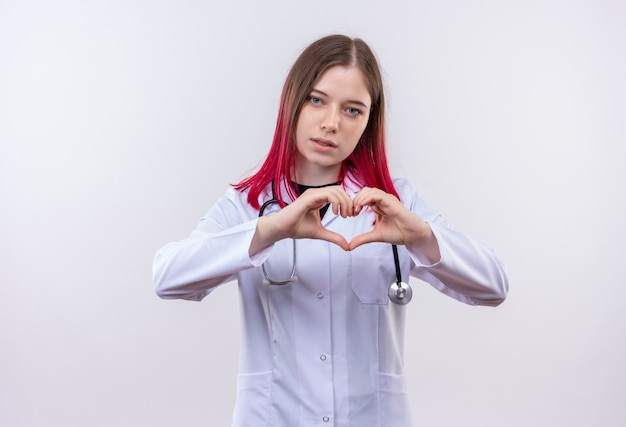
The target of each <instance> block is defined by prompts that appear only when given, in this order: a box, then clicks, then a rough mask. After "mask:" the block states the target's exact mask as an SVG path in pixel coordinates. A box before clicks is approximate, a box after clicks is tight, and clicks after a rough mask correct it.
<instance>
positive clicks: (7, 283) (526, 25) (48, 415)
mask: <svg viewBox="0 0 626 427" xmlns="http://www.w3.org/2000/svg"><path fill="white" fill-rule="evenodd" d="M410 3H412V5H411V4H410ZM383 4H384V5H383ZM625 28H626V4H625V3H624V2H623V1H620V0H615V1H610V0H599V1H598V0H586V1H583V0H579V1H575V0H571V1H559V0H529V1H524V2H521V1H513V0H511V1H504V0H503V1H496V0H492V1H488V0H477V1H471V2H470V1H460V0H459V1H451V0H442V1H437V2H434V1H425V0H420V1H416V2H407V1H405V0H398V1H391V2H380V1H363V0H361V1H358V2H354V1H352V2H336V1H329V0H318V1H315V2H288V1H278V0H272V1H267V2H257V1H252V0H250V1H232V2H219V3H218V2H215V3H211V2H209V1H189V0H187V1H181V0H177V1H165V0H162V1H149V0H143V1H137V0H129V1H121V0H116V1H104V0H102V1H78V0H76V1H54V2H51V1H43V0H31V1H28V0H25V1H24V0H21V1H17V0H15V1H10V0H2V1H0V200H1V209H0V233H1V234H0V251H1V258H0V342H1V344H0V345H1V348H0V424H1V425H3V426H13V427H26V426H27V427H35V426H36V427H39V426H63V427H70V426H81V427H82V426H93V427H98V426H116V427H119V426H122V427H126V426H129V427H134V426H152V427H157V426H226V425H229V420H230V415H231V412H232V405H233V399H234V386H235V374H236V365H237V353H238V321H239V320H238V307H237V295H236V287H235V286H233V285H232V284H229V285H226V286H223V287H222V288H220V289H219V290H217V291H216V292H215V293H214V294H213V295H212V296H211V297H209V298H207V299H206V300H205V301H203V302H201V303H191V302H183V301H161V300H159V299H158V298H157V297H156V296H155V295H154V293H153V290H152V284H151V262H152V256H153V254H154V252H155V251H156V249H157V248H158V247H159V246H161V245H162V244H165V243H166V242H168V241H171V240H178V239H181V238H183V237H185V236H186V235H187V234H188V233H189V232H190V231H191V230H192V229H193V228H194V227H195V224H196V221H197V220H198V219H199V217H200V216H201V215H202V214H203V213H204V212H205V211H206V210H207V209H208V208H209V207H210V206H211V205H212V203H213V202H214V200H215V199H216V198H217V197H218V195H220V194H221V193H222V192H223V190H224V189H225V188H226V187H227V185H228V183H230V182H233V181H236V180H237V179H238V178H239V177H240V176H241V175H242V174H244V173H245V172H246V171H247V170H248V169H250V168H253V167H254V166H255V165H256V164H257V162H258V161H260V160H261V158H262V157H263V156H264V155H265V153H266V150H267V148H268V146H269V141H270V138H271V136H272V133H273V127H274V119H275V114H276V110H277V101H278V97H279V93H280V88H281V85H282V81H283V79H284V77H285V75H286V72H287V70H288V67H289V66H290V65H291V62H292V61H293V60H294V59H295V57H296V56H297V54H298V53H299V51H300V50H301V49H302V48H303V47H304V46H305V45H307V44H308V43H309V42H311V41H313V40H314V39H316V38H318V37H319V36H322V35H326V34H328V33H331V32H342V33H346V34H349V35H356V36H360V37H362V38H364V39H365V40H366V41H367V42H369V44H370V45H371V46H372V47H373V48H374V50H375V51H376V52H377V54H378V56H379V57H380V60H381V63H382V65H383V68H384V72H385V79H386V83H387V86H388V95H389V102H390V110H389V121H390V129H389V137H390V138H389V139H390V144H391V155H392V167H393V170H394V172H395V174H396V175H401V176H404V177H406V178H408V179H410V180H411V181H412V182H413V184H414V185H415V186H416V187H418V188H419V190H420V191H421V192H422V193H423V195H424V196H425V197H426V198H427V199H428V200H429V201H430V203H431V204H433V205H434V206H435V207H437V208H438V209H439V210H441V211H443V212H444V213H445V214H446V215H447V216H448V217H449V218H450V219H451V220H452V221H453V222H454V223H455V224H456V226H457V228H458V229H461V230H464V231H465V232H467V233H468V234H472V235H474V236H476V237H479V238H480V239H482V240H485V241H487V242H489V243H491V244H492V245H493V246H495V247H496V249H497V251H498V252H499V254H500V255H501V256H502V258H503V259H504V260H505V262H506V265H507V267H508V271H509V274H510V280H511V292H510V296H509V299H508V300H507V302H505V303H504V304H503V305H502V306H500V307H498V308H496V309H491V308H472V307H466V306H464V305H462V304H460V303H457V302H455V301H452V300H450V299H448V298H446V297H444V296H442V295H440V294H438V293H437V292H435V291H434V290H432V289H431V288H430V287H428V286H425V285H422V284H421V283H420V282H414V287H415V288H416V297H415V299H414V302H413V303H412V310H411V312H410V318H409V321H410V323H411V329H410V330H409V333H408V336H407V355H406V357H407V363H408V372H409V376H410V388H411V390H410V391H411V395H412V402H413V403H414V407H415V411H414V412H415V418H416V421H417V422H418V424H419V425H422V426H429V427H437V426H445V427H449V426H460V425H463V426H477V427H478V426H480V427H489V426H498V427H501V426H507V427H511V426H529V425H532V426H547V427H552V426H568V427H575V426H603V427H607V426H623V425H624V424H625V423H626V410H625V409H624V405H623V403H624V397H625V396H626V366H625V364H624V360H626V350H625V348H624V336H625V335H624V334H625V332H626V328H625V326H626V325H625V323H626V321H625V315H624V314H623V309H622V307H623V305H622V301H623V300H624V297H626V280H625V279H624V274H623V268H624V257H625V254H626V244H625V241H624V238H625V237H626V233H625V231H626V228H625V226H624V218H626V209H625V203H624V202H625V192H624V190H623V184H624V181H625V178H626V176H625V173H624V167H623V165H624V161H625V160H626V156H625V148H624V146H625V142H626V138H625V137H624V135H625V134H626V132H625V131H626V125H625V123H626V120H625V118H626V79H625V78H624V76H626V56H625V55H624V52H626V30H625Z"/></svg>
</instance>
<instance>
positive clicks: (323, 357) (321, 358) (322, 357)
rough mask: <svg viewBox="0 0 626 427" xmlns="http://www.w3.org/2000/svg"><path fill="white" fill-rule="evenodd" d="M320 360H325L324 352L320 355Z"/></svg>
mask: <svg viewBox="0 0 626 427" xmlns="http://www.w3.org/2000/svg"><path fill="white" fill-rule="evenodd" d="M320 360H321V361H322V362H323V361H324V360H326V355H325V354H322V355H321V356H320Z"/></svg>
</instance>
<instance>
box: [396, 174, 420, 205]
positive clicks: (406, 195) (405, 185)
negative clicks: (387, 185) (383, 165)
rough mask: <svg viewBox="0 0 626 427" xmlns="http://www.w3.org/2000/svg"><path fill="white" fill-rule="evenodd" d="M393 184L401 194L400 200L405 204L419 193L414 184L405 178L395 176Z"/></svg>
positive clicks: (399, 194)
mask: <svg viewBox="0 0 626 427" xmlns="http://www.w3.org/2000/svg"><path fill="white" fill-rule="evenodd" d="M393 186H394V187H395V188H396V191H397V192H398V196H400V201H401V202H402V203H404V204H407V203H409V202H410V201H411V200H412V199H413V198H414V197H415V196H416V195H417V193H416V191H415V189H414V188H413V185H412V184H411V183H410V182H409V181H408V180H406V179H404V178H393Z"/></svg>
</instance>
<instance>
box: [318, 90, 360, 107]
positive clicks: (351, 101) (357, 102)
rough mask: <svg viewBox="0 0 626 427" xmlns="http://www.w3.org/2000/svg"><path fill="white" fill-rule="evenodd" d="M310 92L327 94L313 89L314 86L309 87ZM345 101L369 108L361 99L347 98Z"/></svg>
mask: <svg viewBox="0 0 626 427" xmlns="http://www.w3.org/2000/svg"><path fill="white" fill-rule="evenodd" d="M311 92H317V93H319V94H321V95H324V96H328V94H327V93H325V92H322V91H321V90H319V89H315V88H314V89H311ZM346 102H347V103H348V104H358V105H362V106H363V107H364V108H369V105H367V104H366V103H365V102H363V101H359V100H357V99H349V100H348V101H346Z"/></svg>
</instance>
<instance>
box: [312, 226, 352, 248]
mask: <svg viewBox="0 0 626 427" xmlns="http://www.w3.org/2000/svg"><path fill="white" fill-rule="evenodd" d="M315 238H316V239H319V240H325V241H327V242H330V243H334V244H336V245H337V246H339V247H340V248H341V249H343V250H344V251H349V250H350V244H349V243H348V241H347V240H346V239H345V237H343V236H342V235H341V234H338V233H335V232H334V231H330V230H328V229H326V228H323V229H321V230H320V232H319V233H318V234H316V236H315Z"/></svg>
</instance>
